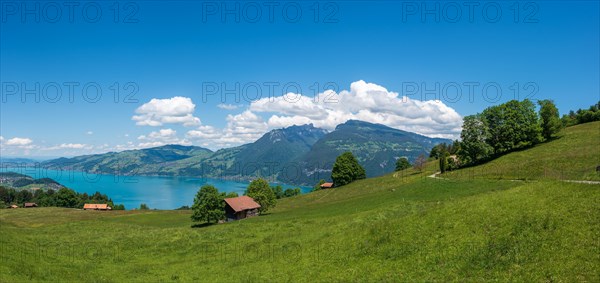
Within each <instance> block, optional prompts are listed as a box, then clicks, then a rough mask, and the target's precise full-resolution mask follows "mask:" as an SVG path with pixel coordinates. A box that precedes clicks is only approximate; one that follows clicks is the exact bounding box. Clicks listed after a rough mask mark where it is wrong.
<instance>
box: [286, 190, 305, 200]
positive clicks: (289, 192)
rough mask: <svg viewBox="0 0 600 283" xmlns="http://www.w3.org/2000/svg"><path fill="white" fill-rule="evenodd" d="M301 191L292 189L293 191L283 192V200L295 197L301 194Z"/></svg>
mask: <svg viewBox="0 0 600 283" xmlns="http://www.w3.org/2000/svg"><path fill="white" fill-rule="evenodd" d="M301 192H302V191H301V190H300V188H293V189H286V190H285V191H284V192H283V197H285V198H289V197H293V196H297V195H299V194H300V193H301Z"/></svg>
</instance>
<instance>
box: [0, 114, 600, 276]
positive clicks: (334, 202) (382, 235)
mask: <svg viewBox="0 0 600 283" xmlns="http://www.w3.org/2000/svg"><path fill="white" fill-rule="evenodd" d="M598 125H600V124H598V123H595V124H587V125H582V126H577V127H573V128H569V129H566V130H565V134H564V135H565V136H564V137H563V138H562V139H567V138H568V139H574V140H579V139H582V138H581V137H580V136H582V135H584V134H585V133H587V132H586V131H587V129H588V128H590V129H593V127H598ZM583 139H585V138H583ZM557 142H561V139H559V140H556V141H553V142H551V143H548V144H544V145H540V146H538V147H535V148H533V149H529V150H526V151H521V152H516V153H512V154H510V155H508V156H505V157H503V158H516V159H519V158H522V156H525V157H526V158H528V159H530V160H531V161H532V162H533V160H534V159H533V156H540V157H544V156H547V155H546V154H545V152H546V151H550V150H555V148H558V146H557V145H556V144H553V143H557ZM596 143H597V141H596ZM530 151H538V152H537V153H536V152H533V153H531V152H530ZM597 151H598V150H597V149H596V150H595V151H593V152H591V153H589V152H588V154H586V155H582V157H577V158H589V157H590V156H597V154H598V152H597ZM564 153H565V154H567V155H570V154H573V153H572V151H571V150H566V149H565V151H564ZM561 154H563V152H562V151H557V152H554V155H561ZM511 155H519V156H520V157H514V156H511ZM509 160H511V159H509ZM492 162H504V161H502V160H500V159H499V160H495V161H492ZM574 162H575V163H576V164H582V166H583V165H585V166H588V165H587V163H589V162H588V161H577V160H576V161H574ZM505 163H507V164H508V163H510V162H505ZM502 164H504V163H502ZM532 164H533V163H532ZM483 166H486V165H483ZM532 166H534V165H532ZM435 171H436V168H435V163H434V162H432V163H431V164H429V166H428V167H427V168H426V169H425V170H424V171H423V172H420V173H419V172H415V171H414V170H412V169H409V170H407V171H406V172H399V173H395V174H390V175H387V176H383V177H378V178H372V179H367V180H361V181H357V182H354V183H352V184H350V185H348V186H345V187H341V188H336V189H331V190H321V191H317V192H315V193H311V194H306V195H302V196H298V197H292V198H287V199H282V200H280V201H279V202H278V206H277V207H276V208H275V209H274V210H272V211H271V212H270V213H269V214H267V215H264V216H260V217H256V218H251V219H246V220H242V221H237V222H231V223H227V224H219V225H210V226H204V227H197V228H192V227H191V225H192V222H191V221H190V218H189V216H190V212H189V211H112V212H97V211H81V210H74V209H59V208H35V209H14V210H6V209H5V210H0V242H1V246H0V282H22V281H53V282H56V281H69V282H71V281H83V282H122V281H136V282H178V281H179V282H186V281H202V282H265V281H266V282H288V281H309V282H313V281H324V282H332V281H333V282H348V281H377V282H380V281H403V282H406V281H471V282H481V281H516V282H523V281H526V282H530V281H535V282H546V281H548V282H549V281H559V282H599V281H600V273H599V272H598V270H600V205H599V204H600V185H593V184H574V183H565V182H561V181H557V180H551V179H552V178H543V175H537V177H536V178H528V179H536V180H530V181H511V180H500V179H498V178H494V176H493V175H490V178H489V179H485V177H486V175H479V176H477V178H472V179H470V178H451V179H433V178H428V177H426V176H427V175H430V174H432V173H433V172H435ZM483 171H485V170H482V172H483ZM534 171H535V170H533V169H532V170H531V172H534ZM571 177H573V178H574V177H577V176H569V178H571Z"/></svg>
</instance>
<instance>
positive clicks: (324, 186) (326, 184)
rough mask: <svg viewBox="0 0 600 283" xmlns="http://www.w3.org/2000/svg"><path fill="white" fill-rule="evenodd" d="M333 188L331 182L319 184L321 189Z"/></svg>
mask: <svg viewBox="0 0 600 283" xmlns="http://www.w3.org/2000/svg"><path fill="white" fill-rule="evenodd" d="M331 188H333V183H323V184H321V189H331Z"/></svg>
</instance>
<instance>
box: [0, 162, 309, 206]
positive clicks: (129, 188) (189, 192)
mask: <svg viewBox="0 0 600 283" xmlns="http://www.w3.org/2000/svg"><path fill="white" fill-rule="evenodd" d="M0 172H17V173H21V174H25V175H28V176H31V177H33V178H36V179H37V178H51V179H54V180H55V181H57V182H59V183H61V184H62V185H64V186H66V187H68V188H71V189H73V190H75V191H77V192H80V193H88V194H93V193H95V192H96V191H98V192H100V193H102V194H106V195H108V196H109V197H110V198H112V200H113V202H114V203H115V204H124V205H125V208H126V209H133V208H138V207H139V206H140V204H142V203H145V204H147V205H148V206H149V207H150V208H151V209H153V208H157V209H175V208H179V207H181V206H183V205H188V206H190V207H191V206H192V204H193V202H194V197H195V195H196V192H198V189H200V187H201V186H202V185H204V184H210V185H213V186H215V187H216V188H218V189H219V191H221V192H236V193H238V194H239V195H242V194H243V193H244V191H245V190H246V187H247V186H248V182H245V181H231V180H220V179H210V178H196V177H158V176H156V177H155V176H117V175H97V174H90V173H85V172H80V171H67V170H49V169H43V168H39V167H22V168H0ZM280 185H281V186H282V187H283V188H284V189H286V188H295V187H299V188H300V189H301V190H302V193H306V192H308V191H310V189H311V188H309V187H303V186H293V185H288V184H280Z"/></svg>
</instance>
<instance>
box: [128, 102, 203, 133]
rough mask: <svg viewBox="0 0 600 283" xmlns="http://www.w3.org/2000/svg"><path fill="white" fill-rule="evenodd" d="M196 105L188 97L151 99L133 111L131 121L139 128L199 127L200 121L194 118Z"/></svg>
mask: <svg viewBox="0 0 600 283" xmlns="http://www.w3.org/2000/svg"><path fill="white" fill-rule="evenodd" d="M195 109H196V105H195V104H194V103H193V102H192V99H190V98H189V97H181V96H176V97H173V98H167V99H156V98H153V99H152V100H150V101H149V102H147V103H145V104H143V105H142V106H140V107H138V108H137V109H136V110H135V113H136V114H137V115H134V116H133V117H132V118H131V119H132V120H134V121H136V125H139V126H154V127H158V126H162V125H164V124H182V125H184V126H186V127H191V126H198V125H200V119H199V118H197V117H194V115H193V113H194V110H195Z"/></svg>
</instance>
